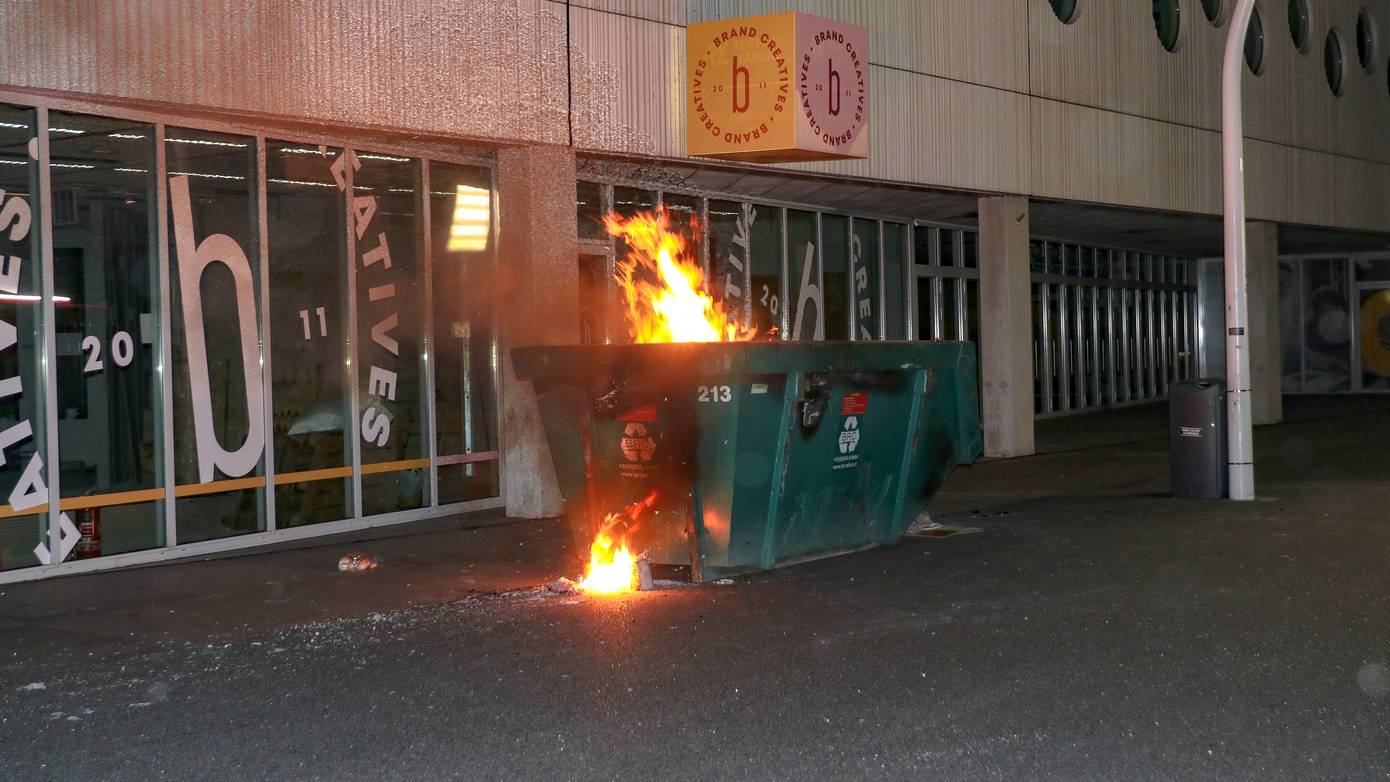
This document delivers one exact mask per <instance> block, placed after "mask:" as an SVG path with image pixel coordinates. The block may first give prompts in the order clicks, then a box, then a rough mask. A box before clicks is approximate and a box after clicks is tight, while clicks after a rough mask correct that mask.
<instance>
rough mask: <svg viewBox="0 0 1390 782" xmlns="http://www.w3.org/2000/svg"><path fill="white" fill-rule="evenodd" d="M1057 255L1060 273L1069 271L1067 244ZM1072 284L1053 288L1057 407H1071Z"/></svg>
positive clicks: (1059, 247) (1058, 250) (1064, 273)
mask: <svg viewBox="0 0 1390 782" xmlns="http://www.w3.org/2000/svg"><path fill="white" fill-rule="evenodd" d="M1057 255H1058V258H1059V259H1060V261H1061V264H1060V266H1059V268H1058V273H1060V274H1062V275H1066V273H1067V246H1066V245H1064V244H1063V245H1058V246H1057ZM1070 288H1071V286H1070V285H1066V284H1063V283H1057V284H1056V285H1055V286H1053V289H1054V290H1056V291H1057V409H1058V410H1070V409H1071V388H1072V365H1071V357H1072V349H1071V346H1072V334H1071V323H1070V321H1071V318H1070V315H1071V313H1070V310H1071V307H1070V306H1069V305H1070V303H1071V297H1070V296H1069V295H1068V294H1069V293H1070V290H1069V289H1070Z"/></svg>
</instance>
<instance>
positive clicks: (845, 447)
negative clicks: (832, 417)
mask: <svg viewBox="0 0 1390 782" xmlns="http://www.w3.org/2000/svg"><path fill="white" fill-rule="evenodd" d="M859 437H860V434H859V416H857V415H850V416H845V418H844V419H843V420H842V421H841V422H840V440H839V445H840V455H839V456H836V457H835V459H834V462H835V464H834V466H833V467H831V468H830V469H832V470H848V469H850V468H851V467H854V466H855V465H856V464H858V463H859V453H858V451H859Z"/></svg>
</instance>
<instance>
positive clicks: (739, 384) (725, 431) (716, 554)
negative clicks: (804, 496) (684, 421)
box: [698, 375, 788, 569]
mask: <svg viewBox="0 0 1390 782" xmlns="http://www.w3.org/2000/svg"><path fill="white" fill-rule="evenodd" d="M786 384H787V378H786V376H784V375H753V376H741V377H739V376H735V377H731V378H730V383H729V385H731V386H732V389H733V390H732V394H731V396H732V405H729V404H724V403H722V402H714V401H711V402H708V403H706V404H705V405H703V406H702V409H703V410H707V411H709V412H707V413H706V415H705V417H703V418H704V420H706V421H708V426H707V428H706V427H702V430H701V438H700V452H699V457H698V464H699V478H698V485H699V492H700V503H701V519H700V522H701V523H700V528H701V536H702V539H701V546H700V550H701V552H702V557H703V563H702V564H703V566H704V567H706V568H741V569H746V568H750V567H756V566H757V564H758V561H759V557H760V555H761V551H762V546H763V539H764V533H765V527H766V524H767V516H768V506H769V503H770V502H771V500H772V497H773V491H772V484H773V481H774V480H775V479H776V476H775V475H774V469H775V466H776V464H777V451H778V444H779V443H780V441H781V439H782V438H781V431H782V426H783V419H784V418H785V416H786V413H785V410H786V408H787V407H788V404H787V399H786ZM719 393H720V398H721V399H722V398H723V391H722V389H721V390H720V392H719Z"/></svg>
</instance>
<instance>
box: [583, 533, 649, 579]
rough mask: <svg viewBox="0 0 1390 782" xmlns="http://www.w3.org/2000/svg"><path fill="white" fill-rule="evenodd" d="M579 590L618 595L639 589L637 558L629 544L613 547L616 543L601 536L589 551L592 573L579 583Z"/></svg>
mask: <svg viewBox="0 0 1390 782" xmlns="http://www.w3.org/2000/svg"><path fill="white" fill-rule="evenodd" d="M579 588H580V589H582V590H584V591H585V592H590V593H593V594H596V595H616V594H619V593H621V592H631V591H632V590H634V589H636V588H637V558H636V557H634V556H632V552H631V551H629V550H628V548H627V544H626V543H623V544H621V545H618V546H616V547H615V546H614V544H613V539H612V538H610V537H608V536H607V535H605V534H603V533H602V532H600V533H599V534H598V537H596V538H594V544H593V545H592V546H590V547H589V572H587V573H585V574H584V577H583V578H581V579H579Z"/></svg>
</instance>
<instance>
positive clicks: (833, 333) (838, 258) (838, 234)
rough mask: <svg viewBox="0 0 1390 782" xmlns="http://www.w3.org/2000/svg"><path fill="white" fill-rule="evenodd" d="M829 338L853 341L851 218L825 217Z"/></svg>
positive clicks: (823, 236)
mask: <svg viewBox="0 0 1390 782" xmlns="http://www.w3.org/2000/svg"><path fill="white" fill-rule="evenodd" d="M821 242H822V244H823V246H822V248H821V259H822V263H823V264H824V272H823V274H822V277H821V279H822V280H823V281H824V285H825V290H823V291H821V295H822V296H823V297H824V301H825V339H849V307H850V284H849V218H847V217H844V216H842V215H822V216H821Z"/></svg>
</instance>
